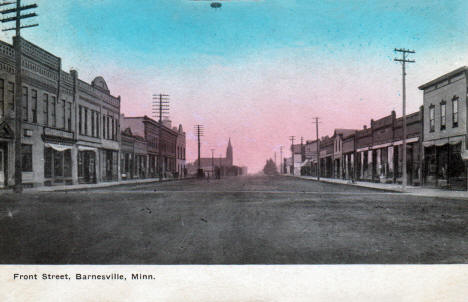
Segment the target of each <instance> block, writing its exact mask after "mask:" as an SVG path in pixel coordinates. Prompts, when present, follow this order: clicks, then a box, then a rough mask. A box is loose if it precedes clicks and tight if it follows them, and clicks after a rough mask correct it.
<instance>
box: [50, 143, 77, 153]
mask: <svg viewBox="0 0 468 302" xmlns="http://www.w3.org/2000/svg"><path fill="white" fill-rule="evenodd" d="M44 146H45V147H46V148H52V149H54V150H55V151H59V152H63V151H65V150H71V148H72V146H69V145H59V144H51V143H45V144H44Z"/></svg>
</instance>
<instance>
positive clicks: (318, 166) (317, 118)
mask: <svg viewBox="0 0 468 302" xmlns="http://www.w3.org/2000/svg"><path fill="white" fill-rule="evenodd" d="M314 119H315V134H316V136H317V144H316V145H317V181H320V141H319V127H318V124H319V117H314Z"/></svg>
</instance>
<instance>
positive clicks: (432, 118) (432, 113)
mask: <svg viewBox="0 0 468 302" xmlns="http://www.w3.org/2000/svg"><path fill="white" fill-rule="evenodd" d="M434 130H435V107H434V105H431V106H429V132H434Z"/></svg>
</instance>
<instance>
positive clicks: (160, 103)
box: [152, 94, 169, 181]
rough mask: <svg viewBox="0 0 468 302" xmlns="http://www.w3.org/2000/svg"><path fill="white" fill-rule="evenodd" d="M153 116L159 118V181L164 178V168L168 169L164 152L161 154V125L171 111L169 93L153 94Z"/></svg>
mask: <svg viewBox="0 0 468 302" xmlns="http://www.w3.org/2000/svg"><path fill="white" fill-rule="evenodd" d="M152 113H153V117H154V118H157V119H158V123H159V125H158V140H159V142H158V156H157V158H156V159H157V166H158V171H159V181H162V179H163V172H164V171H163V170H165V169H166V167H163V166H164V162H163V161H162V154H161V144H162V141H163V140H162V136H161V127H162V120H163V117H167V116H168V113H169V95H167V94H153V112H152Z"/></svg>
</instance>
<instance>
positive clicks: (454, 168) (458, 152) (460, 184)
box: [424, 137, 467, 190]
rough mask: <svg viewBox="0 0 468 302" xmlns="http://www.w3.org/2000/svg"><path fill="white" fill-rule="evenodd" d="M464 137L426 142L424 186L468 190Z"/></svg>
mask: <svg viewBox="0 0 468 302" xmlns="http://www.w3.org/2000/svg"><path fill="white" fill-rule="evenodd" d="M462 140H463V139H462V137H459V138H450V139H440V140H436V141H429V142H424V171H425V173H424V174H425V177H424V184H425V185H427V186H430V187H439V188H447V189H454V190H466V189H467V179H466V165H465V161H464V160H463V158H462V155H463V154H462V145H463V141H462Z"/></svg>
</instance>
